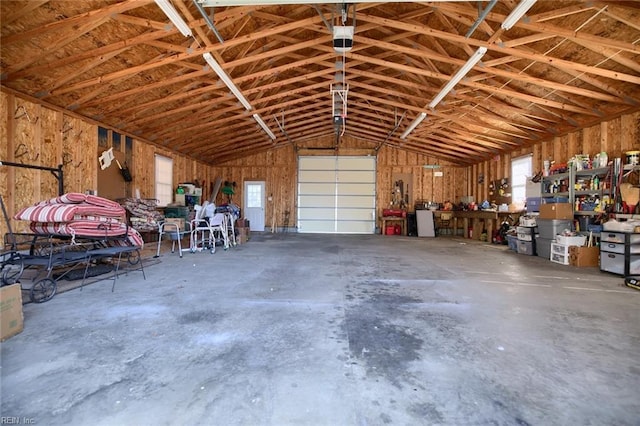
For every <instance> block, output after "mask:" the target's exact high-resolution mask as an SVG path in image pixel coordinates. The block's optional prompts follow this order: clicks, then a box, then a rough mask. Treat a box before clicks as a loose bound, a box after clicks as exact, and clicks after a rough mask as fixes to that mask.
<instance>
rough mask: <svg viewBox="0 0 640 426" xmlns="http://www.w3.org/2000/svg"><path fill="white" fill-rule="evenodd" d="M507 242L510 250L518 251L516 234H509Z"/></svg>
mask: <svg viewBox="0 0 640 426" xmlns="http://www.w3.org/2000/svg"><path fill="white" fill-rule="evenodd" d="M507 244H508V245H509V250H513V251H518V237H516V236H515V235H507Z"/></svg>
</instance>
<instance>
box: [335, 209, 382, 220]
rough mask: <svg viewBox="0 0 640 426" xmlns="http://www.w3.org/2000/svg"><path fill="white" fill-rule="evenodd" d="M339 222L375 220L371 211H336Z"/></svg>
mask: <svg viewBox="0 0 640 426" xmlns="http://www.w3.org/2000/svg"><path fill="white" fill-rule="evenodd" d="M336 212H337V213H336V217H337V219H338V220H364V221H368V220H373V215H372V212H371V209H347V208H345V209H338V210H336Z"/></svg>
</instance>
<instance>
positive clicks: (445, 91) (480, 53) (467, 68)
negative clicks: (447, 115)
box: [429, 47, 487, 108]
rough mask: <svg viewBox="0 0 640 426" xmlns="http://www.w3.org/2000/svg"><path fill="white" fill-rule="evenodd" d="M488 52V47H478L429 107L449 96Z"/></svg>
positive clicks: (433, 106)
mask: <svg viewBox="0 0 640 426" xmlns="http://www.w3.org/2000/svg"><path fill="white" fill-rule="evenodd" d="M485 53H487V48H486V47H478V50H476V51H475V53H474V54H473V55H471V57H470V58H469V60H468V61H467V62H466V63H465V64H464V65H463V66H462V68H460V69H459V70H458V72H457V73H456V74H455V75H454V76H453V77H451V80H449V82H448V83H447V84H446V85H445V86H444V87H443V88H442V90H441V91H440V93H438V94H437V95H436V97H435V98H433V100H432V101H431V103H430V104H429V108H435V107H436V105H438V104H439V103H440V101H441V100H442V99H443V98H444V97H445V96H447V94H448V93H449V92H450V91H451V90H452V89H453V88H454V87H455V85H456V84H458V83H459V82H460V80H462V78H463V77H464V76H465V75H467V73H468V72H469V71H470V70H471V68H473V67H474V66H475V65H476V64H477V63H478V62H479V61H480V59H482V57H483V56H484V54H485Z"/></svg>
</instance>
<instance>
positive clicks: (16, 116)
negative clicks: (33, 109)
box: [13, 105, 38, 123]
mask: <svg viewBox="0 0 640 426" xmlns="http://www.w3.org/2000/svg"><path fill="white" fill-rule="evenodd" d="M20 111H22V114H20V115H18V112H20ZM13 115H14V116H13V118H14V119H16V120H18V119H20V118H22V117H27V120H28V121H29V123H37V122H38V117H36V119H35V120H32V119H31V116H30V115H29V112H28V111H27V109H26V108H25V107H24V106H23V105H20V106H19V107H18V108H16V112H15V113H14V114H13Z"/></svg>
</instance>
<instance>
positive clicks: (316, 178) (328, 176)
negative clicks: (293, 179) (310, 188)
mask: <svg viewBox="0 0 640 426" xmlns="http://www.w3.org/2000/svg"><path fill="white" fill-rule="evenodd" d="M298 181H299V182H327V183H333V184H335V181H336V176H335V172H334V171H333V170H300V172H299V173H298Z"/></svg>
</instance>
